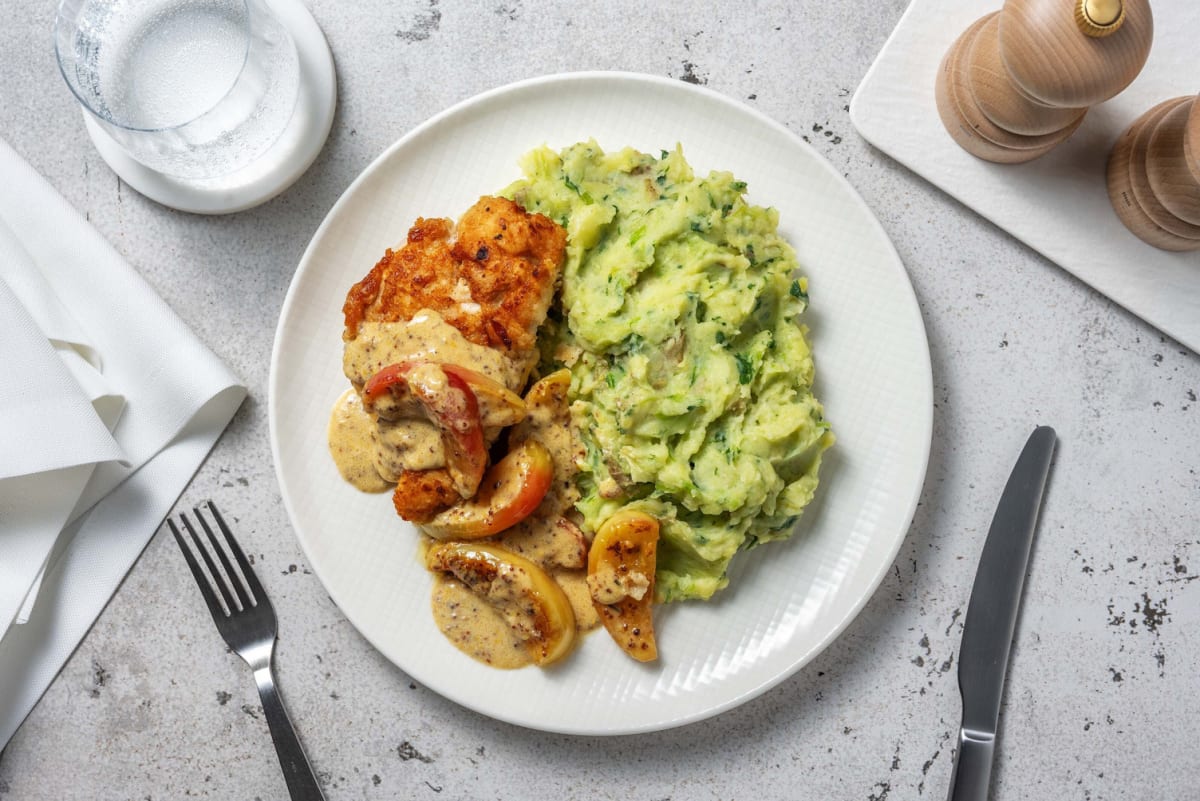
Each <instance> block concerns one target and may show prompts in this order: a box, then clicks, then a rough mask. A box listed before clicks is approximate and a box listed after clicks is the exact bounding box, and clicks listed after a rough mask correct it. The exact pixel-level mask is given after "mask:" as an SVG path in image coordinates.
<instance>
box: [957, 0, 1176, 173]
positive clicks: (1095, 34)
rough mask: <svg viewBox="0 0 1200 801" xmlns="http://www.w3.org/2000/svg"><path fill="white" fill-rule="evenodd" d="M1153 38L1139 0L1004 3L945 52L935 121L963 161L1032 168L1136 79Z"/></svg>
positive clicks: (1143, 0) (1143, 4) (1147, 7)
mask: <svg viewBox="0 0 1200 801" xmlns="http://www.w3.org/2000/svg"><path fill="white" fill-rule="evenodd" d="M1153 35H1154V21H1153V18H1152V17H1151V14H1150V4H1149V0H1006V2H1005V3H1004V7H1003V8H1002V9H1001V10H1000V11H998V12H993V13H991V14H989V15H987V16H985V17H982V18H980V19H978V20H976V21H975V23H974V24H973V25H971V27H969V28H967V30H966V31H965V32H964V33H963V34H962V35H961V36H959V37H958V40H957V41H955V43H954V44H953V45H952V46H951V47H950V49H949V50H948V51H947V52H946V55H945V57H944V58H943V59H942V64H941V67H940V68H939V69H938V76H937V85H936V89H935V96H936V98H937V107H938V114H939V115H940V116H941V118H942V124H943V125H945V126H946V130H947V131H948V132H949V133H950V136H951V137H952V138H953V139H954V141H955V142H957V143H958V144H959V146H961V147H962V148H963V149H964V150H966V151H967V152H968V153H971V154H972V155H975V156H978V157H979V158H981V159H986V160H987V161H994V162H998V163H1000V164H1019V163H1022V162H1026V161H1032V160H1033V159H1036V158H1037V157H1038V156H1042V155H1044V154H1046V153H1048V152H1050V150H1051V149H1053V148H1054V147H1055V146H1056V145H1058V144H1060V143H1062V142H1063V141H1065V140H1066V139H1067V137H1069V136H1070V135H1071V134H1072V133H1074V132H1075V129H1076V128H1078V127H1079V125H1080V123H1082V122H1083V117H1084V115H1085V114H1087V110H1088V107H1089V106H1093V105H1095V104H1096V103H1100V102H1102V101H1104V100H1107V99H1109V98H1110V97H1112V96H1113V95H1115V94H1117V93H1118V92H1120V91H1121V90H1122V89H1124V88H1125V87H1126V86H1128V85H1129V84H1130V83H1131V82H1132V81H1133V79H1134V78H1135V77H1137V74H1138V73H1139V72H1140V71H1141V69H1142V66H1143V65H1144V64H1145V63H1146V57H1147V56H1148V55H1149V53H1150V41H1151V39H1152V38H1153Z"/></svg>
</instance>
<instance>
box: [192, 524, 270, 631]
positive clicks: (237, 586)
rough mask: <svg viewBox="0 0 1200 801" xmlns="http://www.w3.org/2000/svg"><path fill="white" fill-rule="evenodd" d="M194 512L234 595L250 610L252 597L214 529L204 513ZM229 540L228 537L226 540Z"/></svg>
mask: <svg viewBox="0 0 1200 801" xmlns="http://www.w3.org/2000/svg"><path fill="white" fill-rule="evenodd" d="M192 512H194V513H195V515H196V519H197V520H198V521H200V526H201V528H203V529H204V533H205V534H207V535H208V541H209V542H211V543H212V547H213V550H214V551H216V552H217V558H218V559H220V560H221V567H223V568H225V575H226V577H227V578H228V579H229V584H230V585H231V586H232V589H233V594H234V595H236V596H237V599H238V603H240V604H241V605H242V609H249V608H250V607H251V606H253V604H252V603H251V599H250V597H249V596H248V595H247V594H246V588H245V586H244V585H243V584H242V582H241V581H240V580H239V579H238V575H237V573H235V572H234V570H233V565H231V564H230V563H229V557H228V556H226V555H225V549H224V548H223V547H221V543H220V542H218V541H217V537H216V535H215V534H213V530H212V527H211V526H209V525H208V521H207V520H205V519H204V513H203V512H201V511H200V509H199V508H198V507H195V506H193V507H192ZM228 539H229V538H228V537H226V540H228ZM256 597H257V596H256Z"/></svg>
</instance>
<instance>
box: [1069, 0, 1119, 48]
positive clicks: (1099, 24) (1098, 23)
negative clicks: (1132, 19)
mask: <svg viewBox="0 0 1200 801" xmlns="http://www.w3.org/2000/svg"><path fill="white" fill-rule="evenodd" d="M1124 22H1125V4H1124V3H1123V2H1121V0H1079V5H1077V6H1075V23H1076V24H1077V25H1079V30H1081V31H1083V32H1084V33H1085V34H1087V35H1088V36H1092V37H1095V38H1097V39H1102V38H1104V37H1105V36H1108V35H1109V34H1113V33H1116V32H1117V28H1120V27H1121V25H1122V24H1123V23H1124Z"/></svg>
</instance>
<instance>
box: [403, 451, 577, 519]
mask: <svg viewBox="0 0 1200 801" xmlns="http://www.w3.org/2000/svg"><path fill="white" fill-rule="evenodd" d="M553 480H554V461H553V460H552V459H551V458H550V452H549V451H547V450H546V448H545V446H544V445H542V443H540V442H538V441H537V440H536V439H527V440H525V441H524V442H522V443H521V444H520V445H518V446H517V447H516V448H513V449H512V450H511V451H509V452H508V455H507V456H505V457H504V458H503V459H501V460H500V461H499V462H497V463H496V464H495V465H493V466H492V468H491V469H490V470H488V471H487V475H485V476H484V477H483V480H482V481H481V482H480V484H479V491H478V492H477V493H476V494H475V497H474V498H471V499H469V500H465V501H463V502H462V503H460V504H457V505H455V506H451V507H450V508H449V509H447V510H445V511H443V512H440V513H438V514H437V515H435V516H434V517H433V519H432V520H429V521H427V522H425V523H422V524H421V529H422V530H423V531H424V532H425V533H426V534H428V535H429V536H431V537H434V538H435V539H439V540H476V539H482V538H483V537H490V536H492V535H493V534H498V533H500V532H501V531H504V530H505V529H506V528H509V527H510V526H513V525H515V524H516V523H519V522H520V521H521V520H524V519H525V518H526V517H528V516H529V515H530V514H532V513H533V510H535V509H537V508H538V504H540V503H541V502H542V498H544V497H545V495H546V491H547V490H549V489H550V484H551V482H552V481H553Z"/></svg>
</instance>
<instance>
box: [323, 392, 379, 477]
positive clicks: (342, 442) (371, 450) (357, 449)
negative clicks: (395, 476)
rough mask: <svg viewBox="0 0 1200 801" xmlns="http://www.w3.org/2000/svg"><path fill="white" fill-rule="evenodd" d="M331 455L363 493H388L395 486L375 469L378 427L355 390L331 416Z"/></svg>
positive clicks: (339, 468)
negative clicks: (376, 430)
mask: <svg viewBox="0 0 1200 801" xmlns="http://www.w3.org/2000/svg"><path fill="white" fill-rule="evenodd" d="M328 437H329V453H330V454H331V455H332V456H333V463H334V464H336V465H337V469H338V472H339V473H341V474H342V478H343V479H345V480H346V481H347V482H348V483H350V484H351V485H353V486H354V487H355V488H356V489H358V490H361V491H362V492H384V491H385V490H387V489H388V488H389V487H390V486H391V484H390V483H389V482H388V481H385V480H384V479H383V477H382V476H380V475H379V470H378V469H376V465H375V459H374V454H375V450H376V449H375V423H374V421H373V420H372V419H371V418H370V416H368V415H367V413H366V412H365V411H363V407H362V400H360V399H359V397H358V393H357V392H355V391H354V389H353V388H351V389H348V390H346V391H345V392H343V393H342V396H341V397H340V398H338V399H337V403H335V404H334V405H333V412H332V413H331V414H330V415H329V430H328Z"/></svg>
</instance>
